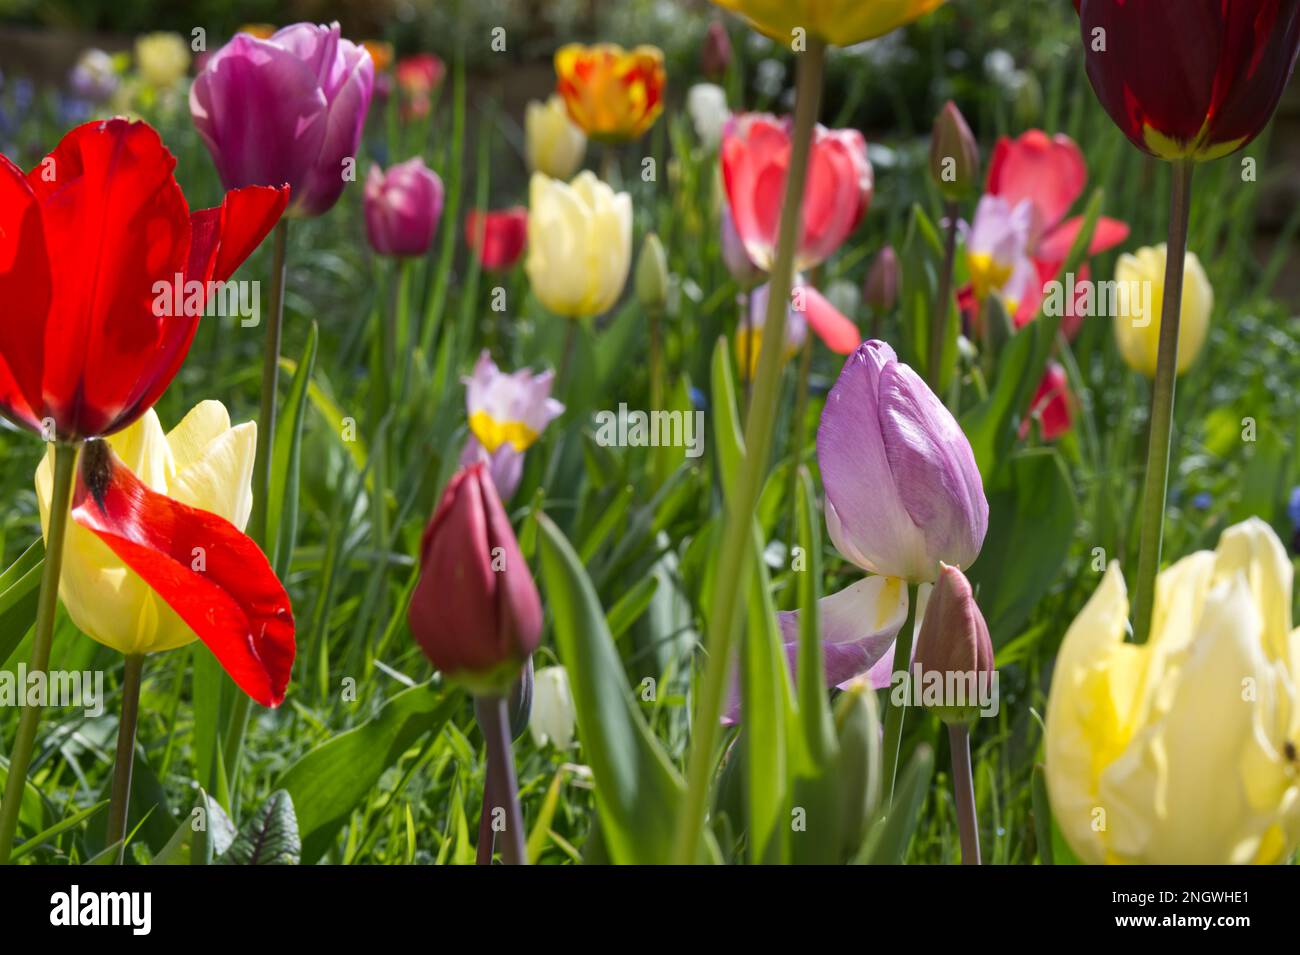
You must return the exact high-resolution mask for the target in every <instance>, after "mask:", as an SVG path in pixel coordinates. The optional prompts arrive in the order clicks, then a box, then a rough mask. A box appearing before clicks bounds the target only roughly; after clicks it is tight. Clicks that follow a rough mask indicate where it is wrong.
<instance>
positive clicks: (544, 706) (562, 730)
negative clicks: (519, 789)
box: [528, 666, 577, 749]
mask: <svg viewBox="0 0 1300 955" xmlns="http://www.w3.org/2000/svg"><path fill="white" fill-rule="evenodd" d="M576 722H577V712H576V710H575V709H574V705H573V692H572V691H571V690H570V689H569V671H568V670H566V669H564V667H562V666H553V667H542V669H540V670H538V671H537V676H536V681H535V684H534V687H533V714H532V719H530V720H529V721H528V731H529V733H530V734H532V737H533V743H534V744H536V746H537V748H538V749H541V748H542V747H543V746H546V745H547V744H548V743H549V744H550V745H552V746H554V747H555V748H556V749H568V748H569V747H570V746H572V745H573V729H574V725H575V723H576Z"/></svg>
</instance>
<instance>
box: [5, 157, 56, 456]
mask: <svg viewBox="0 0 1300 955" xmlns="http://www.w3.org/2000/svg"><path fill="white" fill-rule="evenodd" d="M50 295H51V287H50V262H49V258H48V255H47V252H46V248H45V234H44V230H43V227H42V226H41V210H40V205H39V204H38V203H37V200H36V196H35V194H34V193H33V192H32V188H31V186H30V185H29V184H28V182H27V180H26V179H25V178H24V176H23V173H22V170H21V169H19V168H18V167H17V166H15V165H14V164H13V163H11V162H10V161H9V160H8V159H6V158H5V157H4V156H0V301H2V302H4V303H5V312H6V315H5V320H4V321H0V412H3V413H4V414H5V415H6V416H7V417H9V418H11V419H14V420H15V421H18V422H21V423H24V424H26V425H27V426H28V427H31V428H35V429H38V430H39V428H40V417H41V414H42V413H43V412H42V409H43V407H44V398H43V395H42V393H41V369H42V367H43V365H44V355H45V333H44V329H45V323H46V320H47V319H48V317H49V310H50Z"/></svg>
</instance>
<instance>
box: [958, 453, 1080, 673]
mask: <svg viewBox="0 0 1300 955" xmlns="http://www.w3.org/2000/svg"><path fill="white" fill-rule="evenodd" d="M988 498H989V530H988V535H987V536H986V537H985V538H984V547H983V548H982V549H981V551H980V556H979V559H978V560H977V561H975V563H974V564H973V565H972V566H971V568H970V570H969V571H968V572H967V573H968V574H969V576H970V579H971V583H972V584H973V585H974V586H975V587H976V593H977V596H978V600H979V605H980V609H981V610H983V611H984V619H985V620H986V621H988V626H989V635H990V636H991V637H992V639H993V645H994V646H995V647H996V646H1001V645H1002V644H1004V643H1005V642H1006V641H1007V640H1009V639H1011V638H1012V637H1014V636H1015V635H1016V634H1017V633H1018V628H1019V627H1020V626H1021V625H1022V624H1023V623H1024V622H1025V620H1026V619H1028V617H1029V614H1030V612H1031V611H1032V610H1033V609H1034V608H1035V607H1036V606H1038V603H1039V601H1041V600H1042V599H1043V597H1044V596H1045V595H1046V594H1047V592H1048V591H1049V590H1050V589H1051V587H1052V585H1053V584H1054V583H1055V582H1056V580H1057V578H1058V575H1059V574H1060V571H1061V567H1062V566H1063V565H1064V564H1065V560H1066V558H1067V557H1068V556H1069V552H1070V544H1071V542H1072V541H1073V539H1074V529H1075V523H1076V522H1077V520H1078V503H1077V501H1076V499H1075V493H1074V486H1073V485H1072V484H1071V483H1070V477H1069V474H1068V472H1067V471H1066V467H1065V462H1064V461H1062V460H1061V456H1060V454H1058V453H1057V452H1056V451H1055V450H1054V449H1052V448H1035V449H1032V450H1029V451H1022V452H1020V453H1018V454H1016V455H1014V456H1013V457H1012V458H1011V460H1010V461H1009V462H1008V466H1007V470H1006V474H1005V478H1004V480H1003V481H1002V482H1001V483H1000V484H999V485H998V486H996V487H995V488H993V489H992V490H991V491H990V493H989V495H988Z"/></svg>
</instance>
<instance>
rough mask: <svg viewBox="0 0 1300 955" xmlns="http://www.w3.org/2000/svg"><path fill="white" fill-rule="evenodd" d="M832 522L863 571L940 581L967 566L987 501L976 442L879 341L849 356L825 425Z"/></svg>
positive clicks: (822, 460) (825, 477) (823, 450)
mask: <svg viewBox="0 0 1300 955" xmlns="http://www.w3.org/2000/svg"><path fill="white" fill-rule="evenodd" d="M817 460H818V463H819V464H820V466H821V474H822V483H823V484H824V486H825V488H826V527H827V530H828V531H829V532H830V537H831V541H832V542H833V543H834V544H835V547H836V548H837V549H838V550H839V552H840V553H841V554H843V555H844V557H845V558H846V559H847V560H849V561H851V562H853V563H854V564H856V565H857V566H859V567H861V568H862V569H863V570H866V571H870V572H871V573H875V574H883V575H885V576H888V577H901V578H903V579H904V580H909V581H932V580H934V579H935V578H936V577H938V575H939V569H940V567H939V565H940V562H941V561H942V562H943V563H946V564H953V565H956V566H958V567H969V566H970V564H971V563H972V562H973V561H974V560H975V558H976V557H978V556H979V552H980V547H981V546H983V544H984V534H985V532H986V531H987V530H988V522H989V505H988V501H987V500H986V499H985V497H984V486H983V483H982V482H981V480H980V473H979V469H978V468H977V467H976V466H975V455H974V454H973V453H972V452H971V447H970V442H968V441H967V440H966V436H965V434H963V433H962V430H961V426H960V425H958V424H957V422H956V420H955V419H954V418H953V416H952V414H951V413H950V412H949V411H948V409H947V408H945V407H944V405H943V403H942V402H941V401H940V400H939V399H938V398H936V397H935V395H934V392H932V391H931V390H930V389H929V388H928V387H927V386H926V384H925V382H924V381H922V380H921V378H920V377H919V376H918V375H917V374H916V372H914V371H912V369H911V368H909V367H908V366H907V365H904V364H902V363H901V362H899V360H898V356H897V355H895V354H894V350H893V349H892V348H890V347H889V346H888V345H886V344H885V343H884V342H881V341H869V342H866V343H865V344H863V345H862V347H860V348H859V349H858V350H857V351H856V352H854V354H852V355H851V356H849V360H848V361H847V362H845V364H844V370H843V371H841V372H840V377H839V380H838V381H837V382H836V383H835V386H834V387H833V388H832V389H831V392H830V394H829V395H828V396H827V399H826V408H825V410H824V411H823V412H822V420H821V427H820V428H819V429H818V431H817Z"/></svg>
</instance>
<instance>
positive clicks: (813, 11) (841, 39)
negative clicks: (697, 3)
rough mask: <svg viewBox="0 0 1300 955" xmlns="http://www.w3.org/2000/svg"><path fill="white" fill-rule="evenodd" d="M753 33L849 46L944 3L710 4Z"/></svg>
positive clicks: (762, 0)
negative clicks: (804, 37) (743, 21)
mask: <svg viewBox="0 0 1300 955" xmlns="http://www.w3.org/2000/svg"><path fill="white" fill-rule="evenodd" d="M713 2H714V3H716V4H717V5H718V6H720V7H724V8H726V9H728V10H734V11H736V13H739V14H740V15H741V16H742V17H744V18H745V19H746V20H748V21H749V22H750V24H751V25H752V26H753V27H754V29H755V30H758V31H760V32H761V33H765V34H767V35H768V36H770V37H772V38H773V39H774V40H780V41H782V42H785V43H788V42H790V41H791V40H792V39H793V38H795V37H796V36H801V35H803V34H797V33H796V32H795V31H796V30H801V31H804V32H805V33H806V34H808V35H810V36H815V37H817V38H819V39H821V40H823V41H825V42H826V43H830V44H833V45H835V46H852V45H853V44H855V43H861V42H862V41H863V40H870V39H874V38H875V37H878V36H884V35H885V34H886V33H891V32H893V31H894V30H896V29H898V28H899V27H901V26H904V25H906V24H908V23H911V22H912V21H913V20H916V19H918V18H920V17H923V16H925V15H926V14H927V13H929V12H930V11H931V10H934V9H935V8H936V7H938V6H939V5H940V4H942V3H943V0H713Z"/></svg>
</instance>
